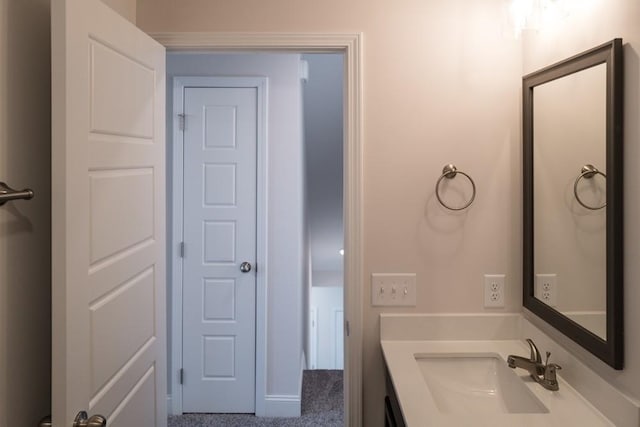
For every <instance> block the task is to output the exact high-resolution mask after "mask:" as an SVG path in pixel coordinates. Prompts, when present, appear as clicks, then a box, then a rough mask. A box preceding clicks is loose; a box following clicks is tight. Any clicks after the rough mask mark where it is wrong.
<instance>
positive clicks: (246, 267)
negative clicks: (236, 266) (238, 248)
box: [240, 261, 251, 273]
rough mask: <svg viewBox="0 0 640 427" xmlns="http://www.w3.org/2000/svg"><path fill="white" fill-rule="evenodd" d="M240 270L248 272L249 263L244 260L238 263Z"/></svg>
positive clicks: (249, 269) (249, 268)
mask: <svg viewBox="0 0 640 427" xmlns="http://www.w3.org/2000/svg"><path fill="white" fill-rule="evenodd" d="M240 271H242V272H243V273H248V272H250V271H251V263H250V262H247V261H245V262H243V263H242V264H240Z"/></svg>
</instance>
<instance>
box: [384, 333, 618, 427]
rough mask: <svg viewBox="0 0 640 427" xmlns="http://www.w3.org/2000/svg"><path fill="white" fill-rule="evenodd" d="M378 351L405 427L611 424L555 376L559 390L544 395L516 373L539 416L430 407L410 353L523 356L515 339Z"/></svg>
mask: <svg viewBox="0 0 640 427" xmlns="http://www.w3.org/2000/svg"><path fill="white" fill-rule="evenodd" d="M381 344H382V351H383V354H384V358H385V361H386V364H387V367H388V370H389V375H390V376H391V381H392V383H393V386H394V389H395V392H396V395H397V397H398V401H399V403H400V407H401V410H402V415H403V417H404V419H405V422H406V423H407V427H421V426H430V427H431V426H436V427H441V426H442V427H446V426H455V427H461V426H474V427H475V426H477V427H482V426H486V427H503V426H504V427H515V426H518V427H520V426H523V427H536V426H540V427H554V426H557V427H569V426H580V427H592V426H593V427H596V426H598V427H599V426H613V424H612V423H611V422H609V421H608V420H607V419H606V418H605V417H604V416H603V415H602V414H601V413H600V412H599V411H598V410H596V409H595V408H594V407H593V406H592V405H591V404H590V403H589V402H588V401H587V400H585V399H584V398H583V397H582V396H581V395H580V394H578V393H577V392H576V391H575V389H573V387H571V386H570V385H569V384H568V383H567V382H566V381H564V380H563V378H562V375H561V373H559V374H558V382H559V383H560V390H559V391H549V390H546V389H544V388H543V387H542V386H541V385H539V384H537V383H536V382H534V381H533V380H532V379H531V378H529V374H528V372H526V371H524V370H522V369H517V370H516V373H517V374H518V375H519V376H520V377H521V378H522V380H523V381H524V382H525V384H526V385H527V387H528V388H529V389H530V390H531V391H532V392H533V394H534V395H535V396H536V397H537V398H538V399H540V401H541V402H542V403H543V404H544V405H545V406H546V407H547V409H548V410H549V413H545V414H482V415H478V414H475V415H474V414H443V413H441V412H440V411H439V410H438V408H437V407H436V406H435V403H434V401H433V399H432V397H431V394H430V392H429V389H428V387H427V384H426V382H425V380H424V377H423V375H422V373H421V371H420V368H419V366H418V363H417V362H416V358H415V355H417V354H418V355H419V354H425V353H428V354H434V353H449V354H451V353H494V354H497V355H499V356H500V357H501V358H502V359H504V360H505V363H507V362H506V360H507V356H508V355H510V354H516V355H520V356H525V357H526V356H528V355H529V347H528V346H527V345H526V344H525V343H524V342H523V341H519V340H486V341H468V340H424V341H420V340H412V341H410V340H407V341H402V340H384V339H383V340H381Z"/></svg>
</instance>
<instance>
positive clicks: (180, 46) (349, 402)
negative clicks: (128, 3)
mask: <svg viewBox="0 0 640 427" xmlns="http://www.w3.org/2000/svg"><path fill="white" fill-rule="evenodd" d="M150 35H151V37H153V38H155V39H156V40H157V41H158V42H159V43H161V44H162V45H164V46H165V47H166V49H167V51H198V52H220V51H248V52H265V51H272V52H283V51H289V52H296V53H314V52H315V53H322V52H334V53H343V54H344V59H345V61H344V64H345V69H344V76H345V97H344V145H343V150H344V159H345V161H344V166H343V168H344V171H343V173H344V189H343V190H344V191H343V194H344V195H343V209H344V234H345V235H344V239H345V241H344V244H345V245H344V248H345V254H344V284H345V286H344V310H345V311H344V316H345V317H344V319H345V327H346V332H348V333H345V366H344V368H345V378H344V389H345V390H344V396H345V424H346V425H348V426H350V427H360V426H361V425H362V345H363V342H362V340H363V333H362V329H363V327H362V286H363V282H362V280H363V239H362V226H363V211H362V196H363V191H362V190H363V168H362V163H363V155H362V154H363V149H362V145H363V140H362V136H363V131H362V74H363V73H362V34H361V33H352V34H343V33H340V34H337V33H326V34H309V33H179V32H171V33H150ZM174 246H175V243H174ZM174 249H175V247H174ZM174 296H175V294H174ZM258 297H260V296H258ZM262 297H266V295H262ZM174 304H175V301H174ZM265 304H266V301H265V300H260V299H257V300H256V307H260V306H262V307H263V308H264V306H265ZM176 318H177V316H176V315H175V313H174V315H173V316H172V319H173V320H172V323H175V321H176ZM174 328H175V325H174ZM172 347H174V348H175V342H174V343H172ZM256 356H257V355H256ZM263 362H264V361H263ZM172 363H175V360H173V362H172ZM256 374H257V372H256ZM176 379H177V378H176V375H172V376H171V377H169V380H170V381H171V385H172V391H173V393H175V391H176V389H177V387H179V381H176ZM256 385H257V382H256ZM256 405H258V402H257V401H256ZM256 407H257V406H256ZM174 409H175V408H174Z"/></svg>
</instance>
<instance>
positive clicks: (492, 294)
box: [484, 274, 505, 308]
mask: <svg viewBox="0 0 640 427" xmlns="http://www.w3.org/2000/svg"><path fill="white" fill-rule="evenodd" d="M504 282H505V275H504V274H485V275H484V306H485V308H503V307H504V293H505V284H504Z"/></svg>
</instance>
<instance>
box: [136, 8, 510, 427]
mask: <svg viewBox="0 0 640 427" xmlns="http://www.w3.org/2000/svg"><path fill="white" fill-rule="evenodd" d="M502 5H503V2H502V1H501V0H482V1H476V2H469V1H464V0H453V1H424V0H401V1H396V2H388V1H384V0H367V1H364V0H355V1H350V2H344V1H339V0H326V1H322V2H301V1H293V0H272V1H269V2H264V1H258V0H237V1H233V2H228V1H215V0H213V1H212V0H183V1H180V2H176V1H174V0H139V1H138V10H137V12H138V15H137V22H138V25H139V26H140V27H141V28H142V29H143V30H145V31H147V32H153V31H251V32H268V31H273V32H363V34H364V125H365V128H364V171H365V172H364V174H365V176H364V183H365V190H364V191H365V194H364V212H365V214H364V236H365V251H364V252H365V253H364V256H365V260H364V261H365V266H364V267H365V277H366V278H367V280H366V281H365V283H363V284H362V285H363V289H364V292H363V305H364V307H365V309H364V322H365V330H364V340H365V341H364V360H363V362H364V399H365V402H364V405H365V407H364V425H366V426H368V427H375V426H381V425H382V423H383V398H384V395H383V393H384V383H383V378H384V377H383V362H382V356H381V352H380V349H379V338H378V333H379V326H378V324H379V322H378V314H379V313H380V312H382V311H383V310H381V309H378V308H371V307H370V304H369V301H370V293H369V286H370V285H369V281H368V277H369V274H370V273H372V272H415V273H417V275H418V305H417V307H416V308H412V309H408V310H405V311H413V312H428V313H429V312H431V313H433V312H482V311H483V310H484V308H483V296H482V275H483V274H484V273H505V274H506V275H507V280H508V282H507V296H506V302H507V304H506V308H505V309H504V310H498V311H520V310H521V304H520V301H521V281H520V276H521V219H520V217H521V213H520V212H521V200H520V199H521V192H520V187H521V179H520V173H521V172H520V171H521V168H520V163H521V160H520V159H521V154H520V153H521V149H520V121H519V111H520V107H519V99H520V98H519V92H520V77H521V68H522V65H521V57H520V52H521V45H520V41H519V40H515V39H514V38H513V37H512V36H509V35H506V36H504V35H503V32H502V25H501V24H502V22H503V14H502V12H503V11H502ZM449 162H453V163H456V164H457V166H458V167H460V168H461V169H462V170H464V171H466V172H467V173H469V174H470V175H471V176H472V177H473V178H474V179H475V181H476V184H477V186H478V196H477V200H476V202H475V203H474V205H473V206H472V207H471V208H470V209H468V210H467V211H466V212H464V213H452V212H449V211H446V210H444V209H443V208H441V207H440V206H439V205H438V204H437V201H436V199H435V196H434V185H435V182H436V180H437V179H438V177H439V176H440V174H441V170H442V167H443V166H444V165H445V164H446V163H449ZM458 182H460V183H462V182H463V181H462V180H461V179H460V180H459V181H458ZM465 189H466V187H465ZM447 195H448V196H453V194H451V193H450V192H448V193H447ZM384 311H393V312H397V311H402V310H399V309H397V308H391V309H388V310H384Z"/></svg>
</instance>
